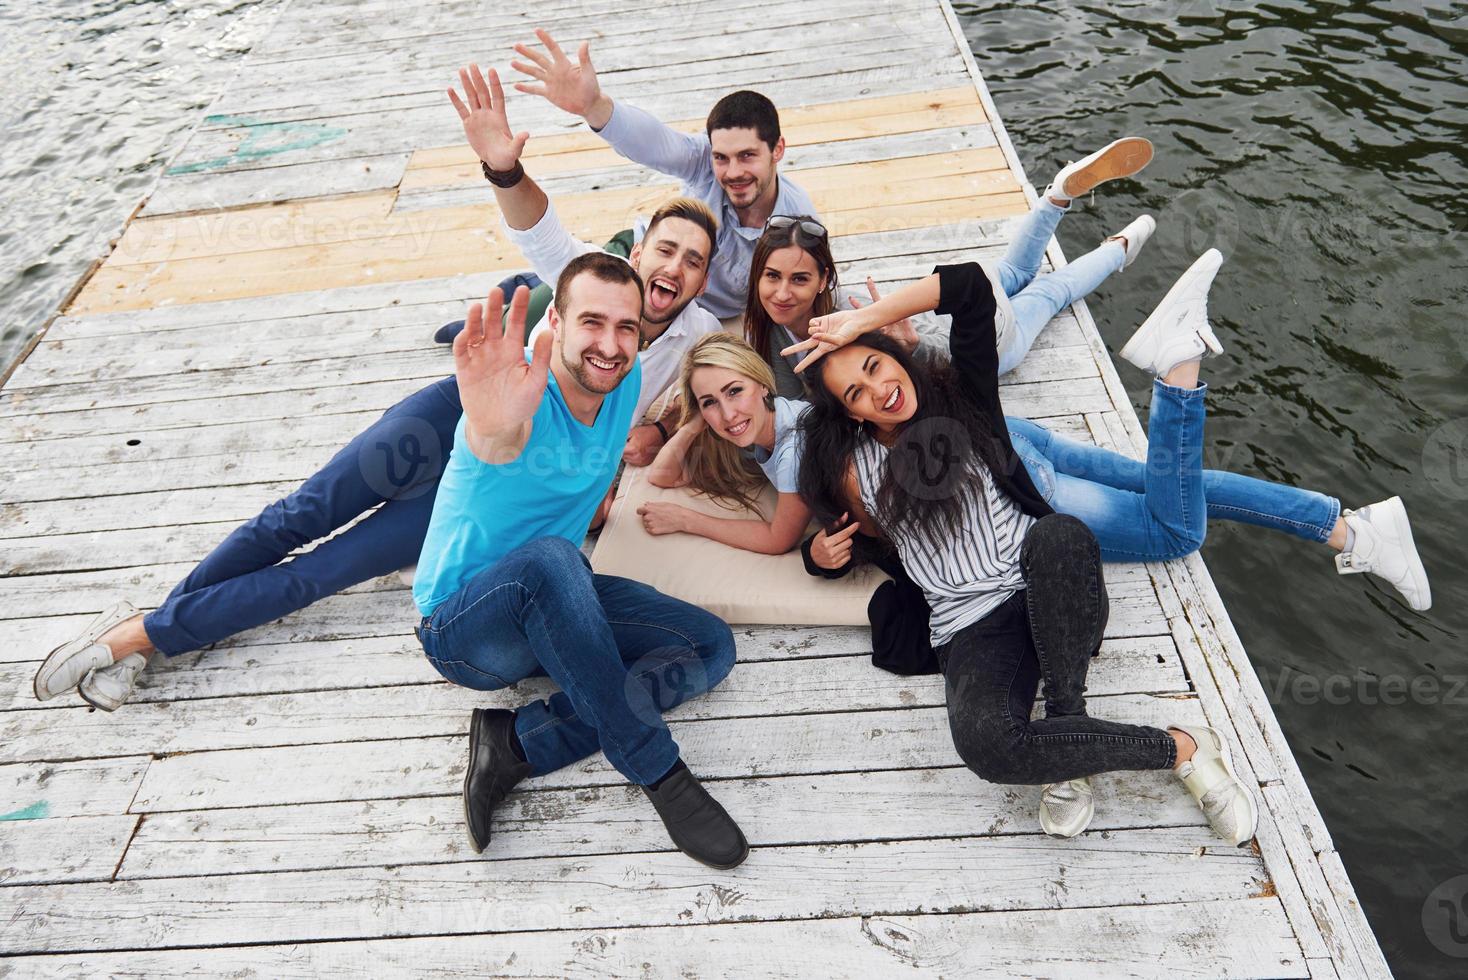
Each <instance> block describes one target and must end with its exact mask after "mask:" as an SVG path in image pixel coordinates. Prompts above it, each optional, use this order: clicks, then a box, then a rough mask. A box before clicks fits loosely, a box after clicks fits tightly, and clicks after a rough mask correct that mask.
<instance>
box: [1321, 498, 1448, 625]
mask: <svg viewBox="0 0 1468 980" xmlns="http://www.w3.org/2000/svg"><path fill="white" fill-rule="evenodd" d="M1341 517H1342V518H1344V519H1345V522H1346V526H1347V527H1349V528H1350V529H1351V531H1352V532H1354V533H1355V535H1356V541H1355V546H1354V547H1353V548H1351V550H1350V551H1343V552H1341V553H1340V554H1338V555H1336V556H1335V567H1336V570H1337V571H1338V572H1340V573H1341V574H1342V575H1354V574H1357V573H1359V572H1370V573H1371V574H1372V575H1375V576H1378V577H1379V578H1383V579H1385V580H1386V581H1387V582H1389V583H1391V585H1392V586H1393V587H1395V588H1396V590H1397V591H1398V592H1400V593H1401V594H1402V598H1403V599H1406V600H1407V605H1409V606H1411V607H1412V608H1413V609H1415V610H1417V611H1418V612H1422V611H1424V610H1427V609H1431V608H1432V588H1431V587H1430V586H1429V585H1428V584H1427V569H1425V568H1423V567H1422V559H1421V558H1419V557H1418V556H1417V545H1416V544H1415V543H1413V541H1412V525H1411V524H1410V523H1409V522H1408V521H1407V508H1406V506H1405V505H1404V504H1403V503H1402V498H1401V497H1391V498H1388V499H1387V500H1380V501H1377V502H1376V503H1374V504H1370V505H1368V506H1366V507H1362V508H1361V509H1360V510H1345V511H1341Z"/></svg>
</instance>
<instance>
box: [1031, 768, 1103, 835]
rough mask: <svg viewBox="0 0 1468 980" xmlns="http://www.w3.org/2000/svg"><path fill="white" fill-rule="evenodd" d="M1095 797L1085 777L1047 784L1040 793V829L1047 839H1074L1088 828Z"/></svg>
mask: <svg viewBox="0 0 1468 980" xmlns="http://www.w3.org/2000/svg"><path fill="white" fill-rule="evenodd" d="M1095 815H1096V797H1095V794H1094V793H1092V791H1091V780H1090V779H1088V778H1086V777H1084V776H1083V777H1081V778H1080V779H1067V780H1066V781H1065V782H1063V783H1049V784H1047V785H1046V786H1045V789H1044V790H1043V791H1042V792H1041V793H1040V827H1041V829H1043V830H1044V831H1045V833H1047V834H1049V835H1050V836H1051V837H1074V836H1076V835H1077V834H1079V833H1081V832H1082V831H1083V830H1085V829H1086V828H1087V827H1089V826H1090V825H1091V818H1092V817H1093V816H1095Z"/></svg>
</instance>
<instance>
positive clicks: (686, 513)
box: [637, 493, 810, 555]
mask: <svg viewBox="0 0 1468 980" xmlns="http://www.w3.org/2000/svg"><path fill="white" fill-rule="evenodd" d="M637 513H638V514H639V515H641V517H642V525H643V527H645V528H647V531H648V533H649V534H674V533H677V532H679V531H682V532H685V533H687V534H697V535H698V536H699V537H703V538H709V539H711V540H713V541H717V542H719V543H720V544H727V545H729V546H730V547H731V548H742V549H744V550H745V551H754V552H758V553H759V554H762V555H783V554H784V553H785V552H787V551H789V550H790V549H792V548H794V547H795V546H796V545H798V544H799V543H800V536H801V534H803V533H804V532H805V527H806V525H807V524H809V523H810V508H809V507H807V506H806V505H805V501H803V500H801V499H800V494H798V493H782V494H780V497H779V500H778V501H777V502H776V504H775V516H774V518H773V519H771V520H769V521H750V520H739V519H737V518H728V517H711V516H710V515H708V514H700V513H699V512H698V511H695V510H690V509H689V508H687V507H683V506H681V505H679V504H671V503H666V502H662V501H654V502H652V503H646V504H643V505H642V506H641V507H639V508H637Z"/></svg>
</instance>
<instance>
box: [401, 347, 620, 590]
mask: <svg viewBox="0 0 1468 980" xmlns="http://www.w3.org/2000/svg"><path fill="white" fill-rule="evenodd" d="M527 356H528V354H527ZM641 388H642V366H641V364H640V363H639V362H637V361H633V366H632V370H631V371H630V372H628V374H627V376H626V377H625V378H623V379H622V381H621V383H620V384H618V385H617V387H616V388H614V389H612V391H611V392H610V393H609V394H608V395H607V396H606V399H605V400H604V401H603V402H602V404H601V409H600V411H598V412H597V415H596V422H595V423H594V424H593V425H590V426H588V425H583V424H582V423H581V422H580V421H578V420H577V419H576V417H575V416H574V415H572V414H571V410H570V409H569V408H568V407H567V406H566V400H565V398H563V397H562V395H561V389H560V386H559V385H558V384H557V383H556V376H555V373H554V372H552V373H551V375H550V378H549V380H548V381H547V383H546V388H545V397H544V398H542V399H541V400H540V407H539V408H538V409H536V411H535V420H534V422H533V423H532V424H531V428H530V439H529V441H528V442H526V444H525V448H524V450H523V451H522V452H521V453H520V455H519V456H518V457H517V458H516V459H515V460H514V461H513V462H509V463H503V464H500V465H492V464H490V463H486V462H484V461H483V460H481V459H480V458H479V457H477V456H475V455H474V453H473V451H471V450H470V449H469V444H468V442H467V441H466V439H465V437H464V420H463V419H462V418H461V419H460V420H459V427H458V428H457V429H456V430H455V431H454V448H453V452H451V453H450V454H449V462H448V465H447V466H446V467H445V468H444V473H443V479H442V480H440V481H439V484H438V497H437V498H436V499H435V500H434V502H433V517H432V518H430V519H429V522H428V534H427V536H426V537H425V538H424V539H423V551H422V553H421V554H420V555H419V556H418V570H417V572H416V573H415V574H414V577H413V601H414V602H416V603H417V604H418V610H419V612H421V613H422V614H423V615H425V616H429V615H432V613H433V610H434V609H435V608H437V606H438V605H439V603H441V602H443V601H444V600H445V599H447V598H449V596H451V595H453V594H454V593H455V592H458V591H459V590H460V589H461V588H463V587H464V585H465V584H466V583H468V581H469V580H470V579H472V578H473V577H474V576H476V575H478V574H479V573H480V572H483V571H485V570H487V569H489V568H490V567H492V566H493V565H494V563H495V562H497V561H499V560H500V559H501V558H503V557H504V556H505V555H507V554H509V553H510V552H512V551H514V550H515V549H516V548H518V547H520V546H521V545H524V544H528V543H529V542H531V541H534V540H535V539H537V538H544V537H549V536H551V535H555V536H558V537H562V538H565V539H566V540H568V541H570V542H571V543H572V544H574V545H577V546H578V547H579V546H580V545H581V542H582V540H583V539H584V538H585V537H586V531H587V528H589V527H590V526H591V519H592V517H593V516H595V514H596V508H597V506H598V505H600V504H601V502H602V498H603V497H605V496H606V492H607V488H608V487H610V486H611V485H612V480H613V478H615V477H616V475H617V467H618V466H619V465H620V464H621V462H622V449H623V447H624V446H625V445H626V442H627V431H628V429H630V428H631V426H632V416H633V414H634V413H635V411H636V408H637V395H638V392H639V391H640V390H641Z"/></svg>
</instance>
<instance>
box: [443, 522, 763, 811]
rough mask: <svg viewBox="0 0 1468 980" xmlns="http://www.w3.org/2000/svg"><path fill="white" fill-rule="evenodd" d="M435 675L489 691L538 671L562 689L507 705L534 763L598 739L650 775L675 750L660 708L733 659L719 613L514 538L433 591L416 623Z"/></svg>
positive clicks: (630, 767) (572, 754) (633, 769)
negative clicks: (459, 581) (448, 588)
mask: <svg viewBox="0 0 1468 980" xmlns="http://www.w3.org/2000/svg"><path fill="white" fill-rule="evenodd" d="M418 638H419V640H420V641H421V642H422V643H423V651H424V653H426V654H427V655H428V660H429V662H430V663H432V664H433V666H434V667H435V668H437V670H438V672H439V673H440V674H442V675H443V676H444V677H446V678H448V679H449V680H451V681H453V682H454V683H455V684H460V685H462V686H464V687H469V688H473V689H475V690H478V691H495V690H499V689H500V688H503V687H508V686H510V685H511V684H513V683H515V682H516V681H519V680H522V679H523V678H526V677H530V676H532V675H536V674H542V673H543V674H547V675H549V676H550V678H551V680H553V681H555V682H556V683H557V684H558V685H560V688H561V691H560V693H557V694H555V695H553V696H552V697H551V698H549V699H548V700H545V701H535V702H532V703H531V704H527V705H524V706H522V707H521V708H519V709H518V710H517V711H516V712H515V731H516V733H517V734H518V735H519V736H520V744H521V745H522V746H523V747H524V749H525V756H526V759H527V760H528V761H529V763H530V765H531V770H532V772H533V773H534V774H535V775H544V774H545V773H548V772H553V771H554V770H556V769H559V768H561V767H562V766H567V765H570V764H571V763H573V762H575V761H577V760H578V759H584V758H585V757H586V756H588V755H591V754H592V753H593V752H595V751H596V750H597V749H598V748H600V749H601V750H602V751H603V752H604V753H606V757H607V761H608V762H610V763H611V764H612V765H613V766H615V767H616V769H617V771H618V772H620V773H621V774H622V775H624V776H626V777H627V779H628V780H630V781H631V782H633V783H637V784H639V785H646V784H648V783H652V782H656V781H657V780H658V779H660V778H661V777H663V776H664V775H666V774H667V772H668V770H669V769H671V768H672V767H673V764H674V763H675V762H677V761H678V745H677V743H676V742H674V741H673V736H672V735H671V734H670V733H669V732H668V726H667V724H666V723H664V721H663V719H662V712H664V711H666V710H668V709H669V708H671V707H673V706H674V705H677V704H681V703H682V702H683V701H686V700H687V699H689V698H691V697H694V696H695V695H698V694H702V693H703V692H705V691H707V690H709V689H710V688H712V687H713V686H714V685H716V684H718V683H719V682H720V681H722V680H723V679H724V678H725V677H726V676H727V675H728V673H729V671H730V669H731V668H733V666H734V634H733V632H731V631H730V629H729V627H728V625H727V624H726V623H724V621H723V620H721V619H719V618H718V617H717V616H714V615H713V614H712V613H709V612H706V611H704V610H703V609H700V608H698V607H697V606H694V605H690V604H689V603H686V602H683V601H682V600H679V599H674V598H672V597H671V596H666V595H663V594H662V593H661V592H659V591H657V590H656V589H654V588H652V587H651V586H648V585H643V584H642V583H640V582H633V581H631V580H629V579H624V578H616V577H615V576H611V575H595V574H593V573H592V571H591V565H590V563H589V562H587V560H586V558H585V557H584V556H583V555H582V554H581V552H580V551H579V550H578V549H577V547H576V546H575V545H574V544H572V543H571V542H569V541H567V540H565V539H564V538H557V537H544V538H538V539H536V540H534V541H531V542H530V543H529V544H525V545H521V546H520V547H519V548H516V549H515V550H514V551H512V552H510V553H509V554H508V555H506V556H505V557H504V558H502V559H500V560H499V561H498V562H496V563H495V564H494V565H493V566H492V567H490V568H487V569H485V570H484V571H483V572H480V573H479V574H478V575H476V576H475V577H474V578H472V579H470V580H469V582H468V584H467V585H465V586H464V587H463V588H462V589H460V590H459V591H458V592H457V593H455V594H454V595H452V596H450V597H449V598H448V599H445V600H444V601H443V602H441V603H440V604H439V605H438V606H437V607H436V608H435V609H434V610H433V612H432V614H431V615H429V616H427V617H425V618H424V619H423V622H422V624H421V625H420V626H419V627H418Z"/></svg>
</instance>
